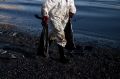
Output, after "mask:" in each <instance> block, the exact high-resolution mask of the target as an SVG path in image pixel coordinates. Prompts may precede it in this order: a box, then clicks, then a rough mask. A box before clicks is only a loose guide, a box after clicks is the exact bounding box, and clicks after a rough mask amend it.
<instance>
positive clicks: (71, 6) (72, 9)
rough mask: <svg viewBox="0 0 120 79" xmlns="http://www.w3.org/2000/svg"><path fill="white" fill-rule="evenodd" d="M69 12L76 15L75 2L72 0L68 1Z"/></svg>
mask: <svg viewBox="0 0 120 79" xmlns="http://www.w3.org/2000/svg"><path fill="white" fill-rule="evenodd" d="M70 12H71V13H74V14H75V13H76V7H75V2H74V0H71V1H70Z"/></svg>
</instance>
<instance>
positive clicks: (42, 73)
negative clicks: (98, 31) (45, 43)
mask: <svg viewBox="0 0 120 79" xmlns="http://www.w3.org/2000/svg"><path fill="white" fill-rule="evenodd" d="M15 29H16V27H15V26H14V25H9V24H0V79H118V78H120V50H119V48H112V47H109V46H108V47H107V46H104V47H100V46H97V45H95V44H94V43H92V42H91V43H90V44H87V43H80V42H79V43H77V42H76V46H77V48H76V49H75V50H74V51H73V52H72V53H71V52H68V51H66V56H67V57H68V58H69V59H70V63H67V64H62V63H61V62H60V61H58V58H59V57H58V52H57V50H56V51H51V52H50V58H42V57H39V58H36V57H35V56H36V49H37V46H38V42H39V37H33V36H31V35H29V34H25V33H23V32H19V31H18V30H15Z"/></svg>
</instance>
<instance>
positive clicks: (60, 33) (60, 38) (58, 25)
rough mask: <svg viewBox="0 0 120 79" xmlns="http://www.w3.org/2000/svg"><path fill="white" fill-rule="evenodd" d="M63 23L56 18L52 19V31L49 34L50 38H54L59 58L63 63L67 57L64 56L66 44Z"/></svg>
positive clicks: (66, 60)
mask: <svg viewBox="0 0 120 79" xmlns="http://www.w3.org/2000/svg"><path fill="white" fill-rule="evenodd" d="M64 28H65V27H64V25H63V24H62V22H61V21H60V20H59V19H57V20H54V21H52V31H51V34H50V39H51V40H55V41H56V42H57V44H58V48H59V54H60V60H61V61H62V62H63V63H66V62H68V59H66V57H65V56H64V47H65V45H66V42H67V41H66V39H65V33H64Z"/></svg>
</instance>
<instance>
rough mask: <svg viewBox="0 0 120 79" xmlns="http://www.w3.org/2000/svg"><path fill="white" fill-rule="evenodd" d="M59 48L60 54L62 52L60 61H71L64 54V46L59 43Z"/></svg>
mask: <svg viewBox="0 0 120 79" xmlns="http://www.w3.org/2000/svg"><path fill="white" fill-rule="evenodd" d="M58 49H59V54H60V61H61V62H62V63H69V59H67V58H66V57H65V56H64V48H63V47H62V46H60V45H58Z"/></svg>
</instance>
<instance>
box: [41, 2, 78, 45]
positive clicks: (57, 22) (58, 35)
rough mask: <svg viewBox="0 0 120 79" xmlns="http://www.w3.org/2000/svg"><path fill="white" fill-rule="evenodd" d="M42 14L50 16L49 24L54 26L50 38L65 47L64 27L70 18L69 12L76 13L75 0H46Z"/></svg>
mask: <svg viewBox="0 0 120 79" xmlns="http://www.w3.org/2000/svg"><path fill="white" fill-rule="evenodd" d="M41 12H42V16H48V17H49V20H50V21H49V25H50V26H51V27H52V30H51V33H50V39H51V40H55V41H56V42H57V44H59V45H61V46H62V47H65V45H66V43H67V41H66V39H65V34H64V29H65V26H66V24H67V22H68V19H69V12H71V13H74V14H75V13H76V7H75V4H74V0H46V1H45V2H44V3H43V5H42V10H41Z"/></svg>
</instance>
